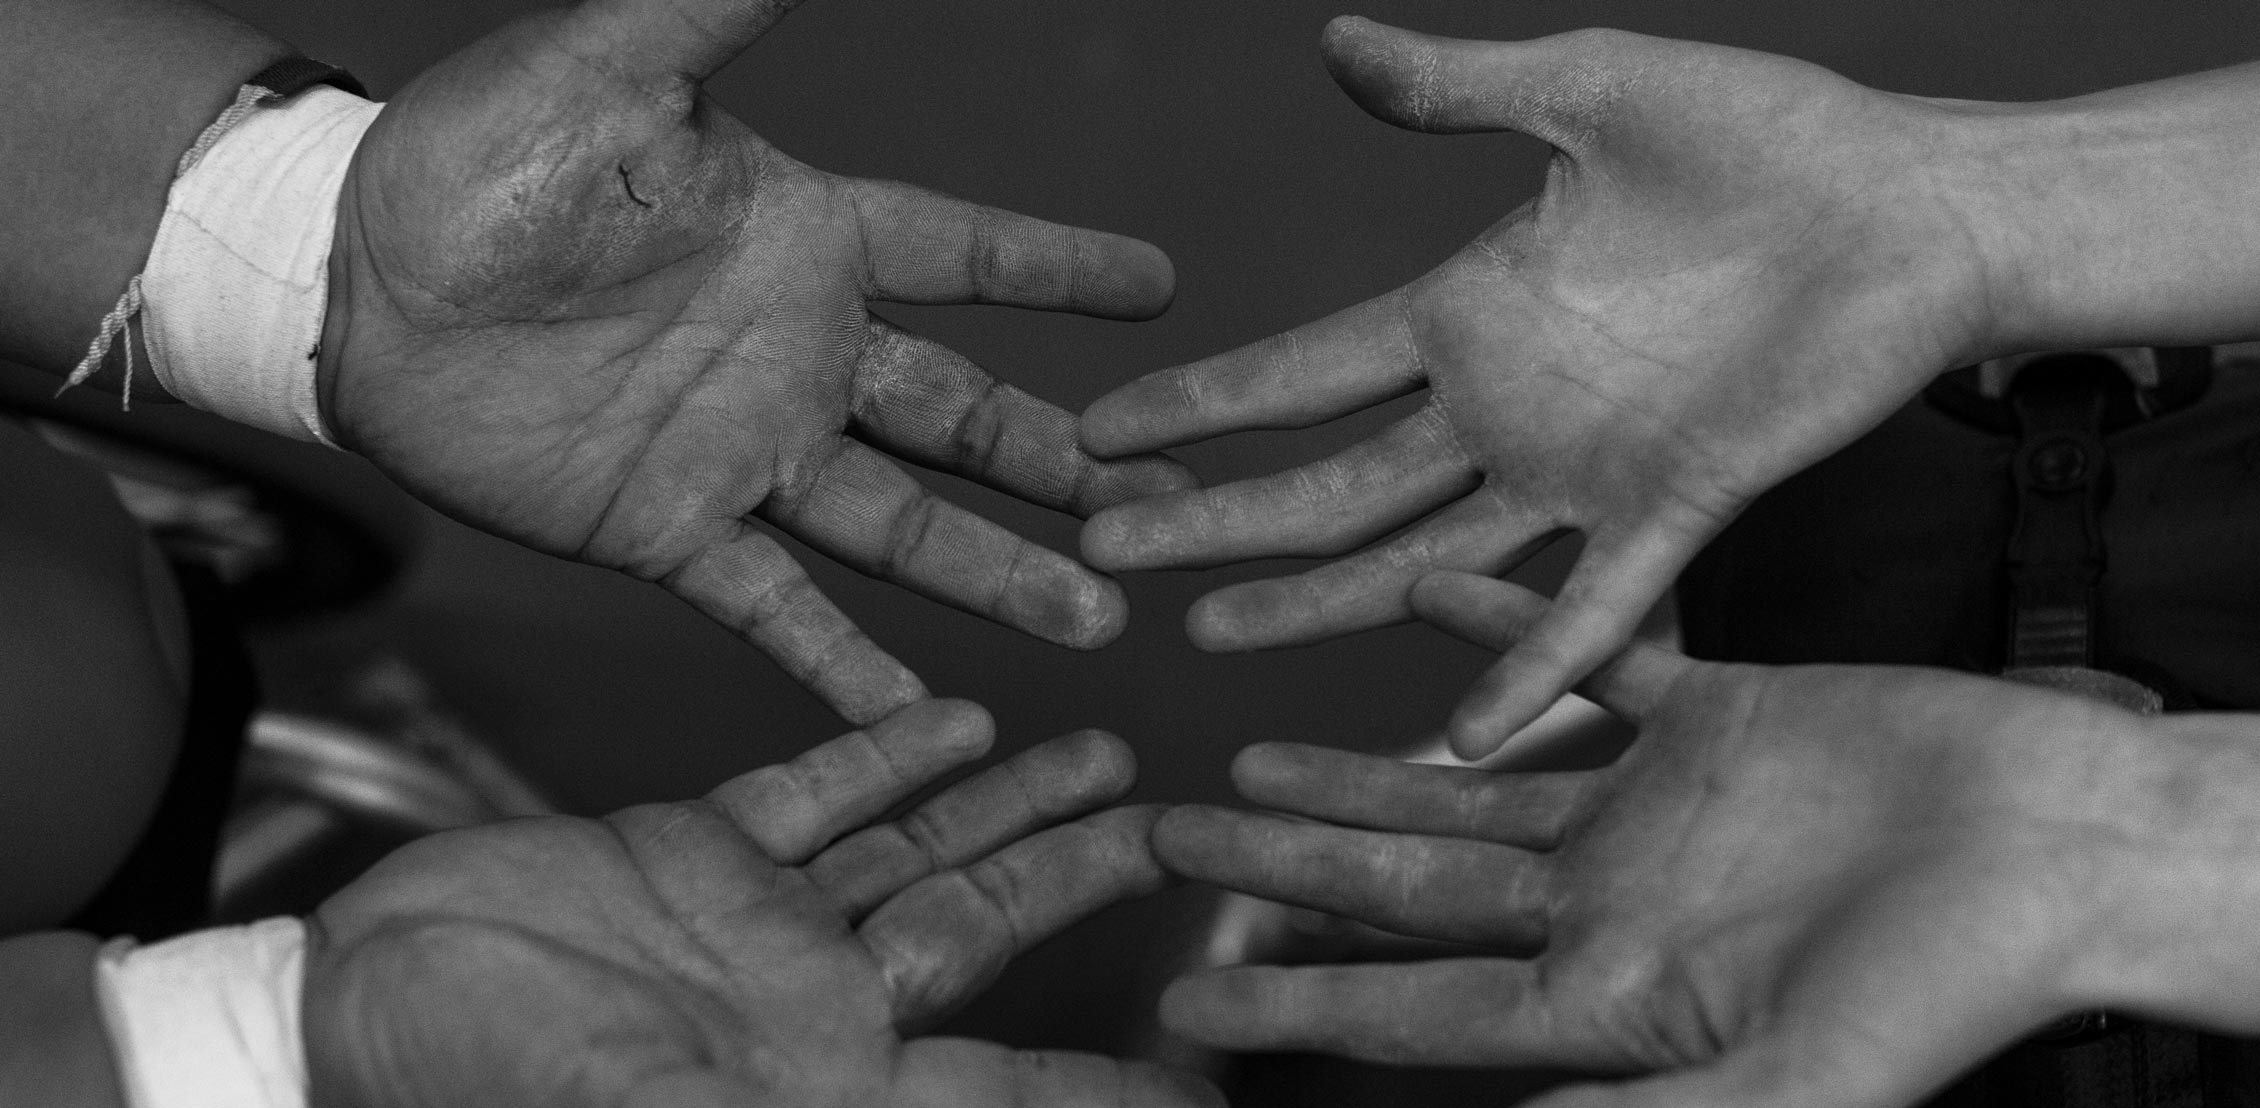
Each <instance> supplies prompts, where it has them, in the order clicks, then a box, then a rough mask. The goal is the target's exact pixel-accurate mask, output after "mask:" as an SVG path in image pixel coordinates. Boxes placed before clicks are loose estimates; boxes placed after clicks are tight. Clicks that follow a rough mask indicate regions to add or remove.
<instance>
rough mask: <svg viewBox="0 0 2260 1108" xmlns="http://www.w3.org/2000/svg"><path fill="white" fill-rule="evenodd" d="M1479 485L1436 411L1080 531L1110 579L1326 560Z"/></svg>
mask: <svg viewBox="0 0 2260 1108" xmlns="http://www.w3.org/2000/svg"><path fill="white" fill-rule="evenodd" d="M1481 480H1482V476H1481V474H1479V473H1477V472H1476V471H1475V469H1474V468H1473V467H1471V466H1469V465H1468V463H1467V460H1466V458H1465V456H1464V455H1462V454H1461V452H1460V449H1459V446H1458V444H1457V443H1456V442H1454V441H1453V439H1452V431H1451V427H1450V425H1449V424H1448V423H1446V422H1445V419H1444V415H1443V412H1442V410H1441V409H1438V408H1436V407H1435V406H1433V405H1431V406H1429V407H1426V408H1423V409H1421V410H1420V411H1419V412H1418V413H1416V414H1414V415H1411V416H1408V417H1406V418H1405V419H1402V420H1400V421H1398V422H1397V423H1395V424H1393V425H1391V426H1390V427H1389V428H1388V429H1387V430H1384V431H1383V432H1381V433H1380V434H1379V435H1376V436H1374V437H1373V438H1370V439H1367V440H1366V441H1364V442H1361V443H1359V444H1357V445H1356V446H1353V447H1351V448H1350V449H1348V450H1345V451H1343V452H1342V453H1340V454H1337V455H1335V456H1334V457H1331V458H1328V459H1326V460H1324V461H1320V462H1314V463H1312V464H1310V465H1307V466H1302V467H1299V468H1296V469H1291V470H1288V471H1286V472H1285V473H1275V474H1272V475H1271V476H1269V477H1262V478H1258V479H1256V480H1252V481H1238V482H1234V483H1233V484H1229V485H1223V486H1219V487H1217V488H1213V489H1194V490H1188V491H1185V492H1178V493H1172V494H1170V495H1167V496H1160V497H1155V498H1152V499H1146V500H1137V501H1132V502H1131V503H1128V504H1124V505H1121V506H1119V507H1116V508H1111V509H1109V510H1107V511H1105V512H1103V513H1101V514H1100V515H1099V516H1098V517H1097V518H1095V519H1093V520H1092V521H1091V524H1090V526H1088V527H1085V528H1084V529H1083V557H1084V559H1085V560H1086V561H1088V562H1089V563H1090V564H1091V565H1093V566H1096V567H1098V568H1100V569H1103V570H1107V571H1109V572H1115V571H1121V570H1129V569H1163V568H1186V567H1193V566H1210V565H1221V564H1225V563H1229V562H1243V561H1249V560H1251V559H1255V558H1273V557H1325V556H1329V555H1334V554H1340V553H1343V552H1346V551H1350V550H1355V549H1357V548H1358V547H1360V546H1364V545H1365V544H1366V543H1368V542H1371V541H1373V540H1374V539H1377V538H1380V537H1381V536H1383V535H1386V534H1388V533H1389V532H1391V531H1394V530H1396V529H1397V528H1399V527H1402V526H1404V525H1405V524H1407V523H1410V522H1412V521H1413V520H1415V519H1418V518H1420V517H1421V516H1423V515H1425V514H1427V513H1428V512H1429V511H1430V510H1432V509H1434V508H1435V507H1436V506H1437V505H1440V504H1443V503H1445V502H1446V501H1449V500H1452V499H1454V498H1456V497H1459V496H1463V495H1465V494H1466V493H1468V492H1469V491H1470V490H1472V489H1473V488H1475V486H1476V485H1477V484H1478V483H1480V481H1481Z"/></svg>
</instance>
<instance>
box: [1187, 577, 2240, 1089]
mask: <svg viewBox="0 0 2260 1108" xmlns="http://www.w3.org/2000/svg"><path fill="white" fill-rule="evenodd" d="M1414 604H1415V606H1416V607H1417V608H1418V609H1419V611H1420V613H1421V615H1422V616H1423V617H1424V618H1427V619H1429V620H1431V621H1433V622H1436V623H1437V624H1439V625H1440V626H1442V627H1443V628H1444V629H1446V630H1448V631H1451V632H1453V633H1455V634H1458V635H1461V636H1463V637H1467V638H1470V639H1472V640H1474V641H1477V642H1480V643H1483V644H1485V645H1489V646H1492V647H1494V648H1505V647H1507V646H1508V645H1510V644H1511V642H1512V641H1513V640H1514V639H1515V638H1516V637H1517V636H1518V635H1521V634H1525V633H1528V632H1529V631H1530V629H1531V628H1532V627H1533V626H1535V625H1536V624H1537V622H1538V621H1539V620H1540V619H1541V618H1542V613H1543V610H1544V604H1543V602H1542V601H1540V600H1539V599H1538V598H1536V597H1535V596H1533V595H1532V594H1530V593H1528V592H1526V591H1523V590H1521V589H1519V588H1517V587H1515V586H1512V585H1508V584H1504V583H1500V582H1495V581H1489V580H1485V579H1483V578H1479V577H1474V576H1470V575H1464V574H1452V573H1443V574H1438V575H1436V576H1434V577H1432V578H1429V579H1427V580H1425V581H1424V582H1423V583H1422V584H1421V585H1420V586H1419V587H1418V589H1417V590H1416V593H1415V598H1414ZM1581 691H1583V692H1585V693H1586V694H1587V695H1589V696H1592V697H1594V698H1596V699H1597V700H1599V701H1600V702H1601V703H1603V704H1605V705H1607V706H1608V707H1609V708H1611V709H1612V710H1613V711H1616V712H1617V713H1619V714H1621V715H1623V716H1625V717H1626V718H1627V719H1629V720H1632V721H1634V722H1635V723H1637V724H1638V725H1639V727H1640V733H1639V737H1638V739H1637V740H1636V741H1635V742H1634V744H1633V745H1632V747H1631V748H1630V750H1629V751H1628V753H1627V754H1626V755H1624V756H1623V757H1622V758H1621V759H1620V760H1619V761H1618V762H1617V763H1616V764H1614V765H1612V766H1610V767H1608V768H1605V769H1601V770H1595V771H1587V772H1577V773H1556V774H1517V773H1496V774H1495V773H1488V772H1484V771H1479V770H1456V769H1451V768H1445V767H1434V766H1413V765H1405V764H1401V763H1395V762H1390V761H1387V760H1384V759H1379V758H1374V757H1369V756H1365V755H1356V754H1349V753H1344V752H1339V751H1329V750H1323V749H1319V748H1314V747H1307V746H1298V745H1287V744H1262V745H1258V746H1254V747H1250V748H1249V749H1248V750H1247V751H1246V752H1245V753H1244V754H1243V755H1242V756H1241V758H1240V759H1239V761H1238V763H1237V764H1236V765H1235V766H1234V778H1235V781H1236V782H1237V783H1238V785H1239V788H1240V790H1241V792H1242V793H1243V794H1244V795H1246V796H1247V797H1248V798H1249V799H1251V800H1253V801H1255V802H1257V803H1259V804H1262V805H1265V806H1267V807H1270V808H1273V809H1276V810H1278V811H1279V812H1280V813H1281V814H1279V815H1272V814H1257V813H1245V812H1233V811H1228V810H1223V809H1215V808H1201V807H1187V808H1180V809H1175V810H1173V811H1172V812H1170V813H1169V815H1167V816H1166V817H1164V818H1163V820H1162V821H1161V823H1160V824H1159V825H1158V826H1157V827H1156V830H1155V844H1156V849H1157V851H1158V853H1159V854H1160V856H1161V858H1162V860H1163V862H1164V864H1165V865H1166V866H1168V867H1169V868H1170V869H1171V870H1173V871H1175V872H1177V873H1180V874H1183V875H1185V876H1188V877H1193V878H1197V879H1200V880H1204V881H1212V882H1215V883H1218V884H1221V885H1224V886H1226V887H1229V888H1234V889H1239V890H1242V891H1245V892H1249V893H1253V894H1255V895H1258V896H1265V897H1271V898H1275V899H1281V900H1285V901H1288V902H1291V903H1296V904H1301V905H1307V906H1311V907H1316V908H1321V909H1325V910H1328V911H1332V912H1337V913H1341V914H1343V915H1346V916H1348V917H1350V918H1352V919H1356V920H1359V921H1362V922H1365V923H1368V924H1372V925H1374V926H1378V927H1382V928H1385V929H1388V930H1391V931H1395V932H1399V933H1402V934H1407V935H1414V936H1421V937H1427V938H1436V939H1447V940H1453V941H1457V942H1463V943H1475V944H1481V945H1483V946H1487V947H1491V948H1495V949H1498V950H1499V951H1500V955H1499V956H1495V957H1480V956H1479V957H1468V958H1458V959H1450V960H1443V961H1435V962H1426V963H1411V964H1379V965H1340V966H1321V967H1301V968H1275V967H1238V968H1231V969H1225V970H1221V971H1214V972H1210V973H1206V974H1202V975H1197V976H1193V977H1189V978H1186V979H1183V980H1181V981H1179V982H1177V983H1176V984H1175V985H1174V986H1173V987H1172V988H1171V990H1170V992H1169V993H1168V994H1167V995H1166V996H1165V997H1164V1000H1163V1016H1164V1019H1165V1021H1166V1022H1167V1024H1168V1025H1169V1026H1170V1027H1172V1028H1173V1029H1174V1030H1176V1031H1179V1032H1181V1033H1183V1034H1186V1035H1189V1036H1192V1037H1193V1038H1195V1039H1197V1040H1200V1041H1203V1042H1207V1043H1211V1044H1214V1045H1217V1046H1221V1047H1227V1048H1232V1049H1242V1050H1279V1049H1316V1050H1324V1051H1332V1052H1338V1053H1343V1054H1348V1055H1352V1056H1355V1057H1360V1058H1367V1059H1374V1060H1380V1061H1390V1062H1425V1063H1447V1064H1478V1065H1526V1066H1527V1065H1536V1066H1558V1067H1564V1068H1569V1069H1573V1070H1583V1071H1588V1072H1592V1073H1596V1074H1601V1075H1613V1076H1614V1078H1615V1079H1612V1080H1607V1081H1597V1082H1592V1083H1585V1084H1575V1085H1571V1086H1568V1087H1565V1088H1564V1089H1562V1090H1559V1091H1557V1092H1556V1093H1554V1094H1551V1095H1550V1096H1549V1097H1547V1098H1545V1099H1544V1100H1543V1102H1542V1103H1543V1104H1544V1105H1546V1108H1562V1106H1566V1105H1588V1104H1594V1105H1604V1104H1605V1105H1641V1106H1648V1105H1655V1106H1659V1108H1660V1106H1664V1105H1672V1106H1704V1105H1718V1106H1721V1108H1724V1106H1727V1105H1760V1106H1763V1105H1781V1106H1783V1108H1788V1106H1792V1105H1811V1104H1829V1105H1837V1106H1842V1108H1864V1106H1875V1108H1882V1106H1887V1105H1901V1104H1908V1103H1913V1102H1915V1101H1916V1100H1918V1099H1919V1098H1920V1097H1921V1096H1922V1095H1923V1094H1925V1093H1926V1092H1927V1091H1929V1090H1931V1089H1933V1088H1935V1087H1937V1086H1939V1085H1941V1084H1943V1083H1944V1082H1946V1081H1947V1080H1949V1079H1950V1078H1951V1077H1952V1076H1953V1075H1954V1074H1956V1073H1957V1072H1959V1071H1960V1070H1962V1069H1963V1068H1965V1067H1966V1066H1968V1065H1971V1064H1974V1063H1975V1062H1977V1061H1979V1060H1980V1059H1982V1058H1983V1057H1985V1056H1986V1055H1988V1054H1990V1053H1991V1052H1993V1051H1994V1050H1996V1049H1998V1048H2000V1047H2002V1046H2005V1045H2007V1044H2008V1043H2010V1042H2011V1041H2013V1040H2014V1039H2016V1038H2017V1037H2019V1036H2020V1035H2021V1034H2023V1033H2025V1032H2026V1031H2028V1030H2030V1029H2033V1028H2035V1027H2037V1026H2039V1025H2041V1024H2042V1023H2044V1022H2045V1021H2047V1020H2049V1019H2051V1018H2054V1017H2057V1016H2060V1015H2063V1014H2067V1013H2070V1012H2072V1011H2076V1010H2080V1009H2082V1008H2088V1007H2101V1006H2106V1005H2109V1006H2116V1007H2119V1008H2121V1009H2122V1010H2139V1011H2144V1012H2148V1013H2151V1014H2156V1015H2160V1016H2162V1017H2165V1018H2171V1019H2177V1020H2182V1021H2187V1022H2197V1023H2203V1024H2208V1025H2211V1026H2215V1027H2218V1028H2221V1029H2223V1030H2229V1031H2232V1032H2233V1031H2244V1032H2247V1033H2249V1032H2250V1031H2251V1030H2253V1029H2255V1028H2260V1006H2255V1005H2254V1004H2253V1003H2252V997H2253V996H2254V995H2260V993H2256V987H2260V975H2255V973H2254V972H2253V970H2252V969H2251V968H2250V966H2251V962H2252V956H2253V953H2254V951H2253V950H2252V949H2251V948H2252V946H2253V944H2252V943H2251V942H2250V941H2249V939H2248V938H2245V937H2240V936H2239V935H2237V934H2234V932H2238V931H2242V930H2244V929H2241V928H2237V927H2233V926H2228V927H2224V925H2223V922H2222V921H2226V920H2237V919H2245V918H2250V916H2251V914H2252V912H2254V911H2255V910H2256V909H2260V881H2256V880H2254V879H2253V877H2252V876H2251V874H2250V869H2251V867H2250V866H2249V864H2248V863H2240V861H2239V860H2240V859H2242V858H2247V857H2249V852H2250V851H2251V850H2252V849H2254V847H2255V846H2256V845H2260V820H2256V819H2255V818H2254V817H2253V816H2252V814H2251V813H2252V812H2253V811H2254V810H2255V804H2254V800H2255V798H2260V747H2256V746H2255V744H2254V741H2253V740H2254V738H2255V737H2256V736H2260V727H2256V726H2255V725H2254V721H2253V718H2252V717H2248V716H2238V717H2222V716H2215V717H2193V718H2190V719H2173V718H2169V719H2166V720H2163V721H2158V722H2155V723H2152V722H2147V721H2144V720H2142V719H2140V718H2138V717H2135V716H2133V715H2131V714H2128V713H2125V712H2123V711H2121V710H2119V709H2117V708H2114V707H2111V706H2109V705H2105V704H2100V703H2097V702H2093V701H2087V700H2083V699H2078V698H2074V697H2070V696H2066V695H2063V694H2059V693H2054V692H2048V691H2043V690H2038V689H2033V688H2028V687H2023V686H2016V685H2010V684H2007V683H2004V682H2000V681H1995V680H1989V679H1983V678H1976V677H1970V676H1965V675H1958V674H1952V673H1946V672H1942V671H1930V670H1916V669H1897V668H1884V667H1866V668H1852V667H1817V666H1816V667H1797V668H1787V669H1776V668H1764V667H1755V666H1728V665H1719V664H1713V663H1704V662H1695V661H1691V660H1689V659H1687V658H1684V657H1682V656H1679V655H1677V654H1673V653H1670V652H1668V651H1665V650H1663V649H1661V648H1658V647H1653V646H1648V645H1636V646H1634V647H1632V648H1631V649H1629V650H1628V651H1626V652H1625V653H1623V654H1621V655H1620V656H1618V657H1617V658H1615V659H1613V660H1611V661H1609V662H1608V663H1606V664H1605V665H1603V666H1602V667H1601V668H1599V669H1598V670H1597V671H1596V672H1595V673H1594V674H1593V675H1592V676H1591V677H1590V678H1589V679H1588V680H1587V681H1586V682H1585V683H1584V685H1583V686H1582V687H1581ZM2232 736H2234V738H2233V739H2232V738H2231V737H2232ZM2224 740H2228V741H2224Z"/></svg>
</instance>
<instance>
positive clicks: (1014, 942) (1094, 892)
mask: <svg viewBox="0 0 2260 1108" xmlns="http://www.w3.org/2000/svg"><path fill="white" fill-rule="evenodd" d="M1159 811H1160V810H1159V809H1158V808H1154V807H1150V806H1149V807H1137V808H1112V809H1108V810H1107V811H1104V812H1100V813H1098V814H1096V815H1091V816H1085V817H1084V818H1082V819H1079V820H1076V821H1075V822H1073V823H1067V824H1062V825H1060V826H1058V827H1054V828H1051V829H1050V830H1048V831H1041V832H1038V833H1037V834H1035V835H1032V836H1029V837H1028V838H1025V839H1022V840H1020V841H1019V842H1016V843H1014V844H1012V845H1011V846H1008V847H1006V848H1004V849H1003V850H1000V851H998V852H996V853H995V854H992V855H990V856H988V857H987V858H984V859H982V860H981V861H980V862H977V863H975V864H973V865H971V866H967V867H965V868H963V869H954V870H949V871H947V872H944V873H939V874H936V875H934V876H932V877H929V878H927V879H925V880H923V881H920V882H918V883H917V884H914V885H912V886H910V887H909V888H907V889H904V890H903V891H902V893H901V894H900V895H898V896H896V897H895V898H894V899H892V900H889V901H887V902H886V903H885V904H882V905H880V906H879V908H878V909H877V910H876V911H874V912H872V913H871V915H870V917H869V918H868V919H866V920H864V921H863V925H862V926H861V927H860V928H858V929H857V931H858V933H859V934H860V935H861V936H862V937H863V941H864V942H865V943H866V944H867V945H869V946H870V948H871V951H872V953H873V954H875V955H876V956H877V957H878V958H879V962H880V965H881V967H882V969H883V971H884V972H885V974H886V978H887V982H888V984H889V986H890V987H891V988H892V990H893V993H894V997H895V1019H896V1020H897V1022H902V1023H914V1022H919V1021H923V1020H927V1019H931V1018H934V1017H937V1016H940V1015H942V1014H943V1013H945V1012H947V1011H949V1010H950V1009H952V1008H955V1007H957V1006H958V1005H959V1004H962V1003H964V1002H965V1001H966V1000H968V999H970V998H971V997H972V996H973V995H974V994H975V993H978V992H979V991H980V990H981V989H983V988H985V987H986V986H987V985H988V984H989V982H991V981H993V980H995V979H996V976H997V974H998V973H1000V972H1002V971H1003V969H1004V967H1005V964H1006V963H1007V962H1010V961H1011V960H1012V959H1013V958H1014V957H1015V956H1017V955H1019V954H1020V953H1021V952H1022V951H1024V950H1027V949H1028V948H1029V947H1032V946H1034V945H1036V944H1037V943H1040V942H1042V941H1044V940H1045V939H1047V938H1049V937H1051V936H1052V935H1053V934H1055V933H1057V932H1058V931H1059V930H1060V929H1062V928H1064V927H1066V926H1067V925H1069V924H1071V923H1074V922H1075V921H1077V920H1079V919H1082V918H1083V917H1084V916H1087V915H1090V914H1091V913H1092V912H1095V911H1097V910H1099V909H1100V908H1103V907H1105V906H1107V905H1109V904H1113V903H1115V902H1116V901H1120V900H1126V899H1129V898H1131V897H1135V896H1144V895H1146V894H1148V893H1152V892H1156V891H1158V890H1159V889H1161V887H1162V886H1163V885H1165V884H1167V883H1168V878H1167V875H1165V874H1163V873H1162V870H1161V866H1160V864H1159V863H1157V862H1155V861H1154V857H1153V850H1152V848H1151V847H1150V846H1148V844H1147V837H1148V835H1149V834H1150V833H1151V831H1152V828H1153V822H1154V818H1155V816H1156V815H1158V814H1159Z"/></svg>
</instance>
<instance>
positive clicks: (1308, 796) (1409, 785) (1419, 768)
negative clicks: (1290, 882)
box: [1232, 743, 1593, 850]
mask: <svg viewBox="0 0 2260 1108" xmlns="http://www.w3.org/2000/svg"><path fill="white" fill-rule="evenodd" d="M1592 779H1593V778H1592V775H1591V774H1589V773H1492V772H1490V771H1487V770H1479V769H1462V768H1459V767H1455V766H1425V765H1411V764H1407V763H1404V762H1399V761H1395V760H1393V759H1389V758H1377V757H1374V756H1373V755H1370V754H1354V753H1351V752H1349V751H1346V750H1332V749H1329V748H1327V747H1323V746H1305V745H1303V744H1301V743H1257V744H1255V745H1253V746H1250V747H1248V748H1246V749H1245V750H1242V751H1241V752H1240V755H1239V757H1237V758H1234V759H1233V760H1232V783H1233V785H1234V786H1235V787H1236V788H1238V789H1239V790H1240V795H1241V796H1244V797H1246V798H1248V799H1249V800H1251V801H1253V802H1255V803H1257V804H1261V805H1263V806H1264V807H1266V808H1273V809H1277V810H1280V811H1284V812H1291V813H1294V814H1296V815H1301V816H1309V817H1311V818H1313V819H1322V820H1326V821H1327V822H1329V823H1339V824H1348V825H1350V826H1354V827H1364V828H1370V829H1373V830H1375V831H1402V832H1409V833H1412V834H1418V835H1449V836H1454V837H1458V838H1464V839H1480V840H1483V841H1485V842H1494V843H1499V844H1502V845H1505V846H1514V847H1521V848H1522V849H1524V850H1546V849H1550V848H1552V847H1553V846H1555V845H1556V844H1557V843H1559V842H1560V841H1561V837H1562V831H1563V829H1564V827H1565V826H1566V825H1567V824H1568V822H1569V819H1570V815H1571V813H1572V812H1574V811H1576V810H1577V808H1578V804H1579V801H1580V800H1582V799H1583V798H1584V796H1585V795H1586V794H1587V793H1588V792H1590V791H1591V788H1592Z"/></svg>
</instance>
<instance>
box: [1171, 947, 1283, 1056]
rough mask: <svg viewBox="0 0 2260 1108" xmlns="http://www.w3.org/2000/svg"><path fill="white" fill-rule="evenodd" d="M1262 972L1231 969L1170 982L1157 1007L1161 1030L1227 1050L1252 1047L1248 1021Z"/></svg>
mask: <svg viewBox="0 0 2260 1108" xmlns="http://www.w3.org/2000/svg"><path fill="white" fill-rule="evenodd" d="M1262 973H1263V970H1262V969H1260V968H1257V967H1246V966H1235V967H1230V968H1226V969H1217V970H1204V971H1201V972H1198V973H1189V974H1186V975H1185V976H1183V977H1180V978H1178V979H1176V980H1175V981H1172V982H1170V983H1169V985H1168V987H1166V988H1164V989H1163V990H1162V991H1161V1001H1160V1003H1159V1004H1158V1006H1157V1007H1158V1008H1159V1015H1160V1018H1161V1025H1162V1027H1163V1029H1165V1030H1167V1031H1169V1032H1170V1033H1171V1034H1174V1035H1181V1036H1183V1037H1185V1038H1188V1039H1191V1040H1193V1041H1194V1042H1198V1043H1205V1044H1207V1045H1209V1046H1214V1047H1221V1048H1224V1049H1227V1050H1229V1049H1233V1048H1235V1047H1240V1046H1245V1045H1253V1037H1252V1036H1250V1035H1249V1034H1248V1032H1249V1030H1250V1027H1249V1021H1250V1019H1251V1018H1252V1017H1253V1016H1254V1015H1255V1014H1256V1011H1255V1010H1256V1007H1257V1005H1256V1003H1255V984H1256V981H1257V979H1258V978H1260V976H1261V975H1262Z"/></svg>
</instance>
